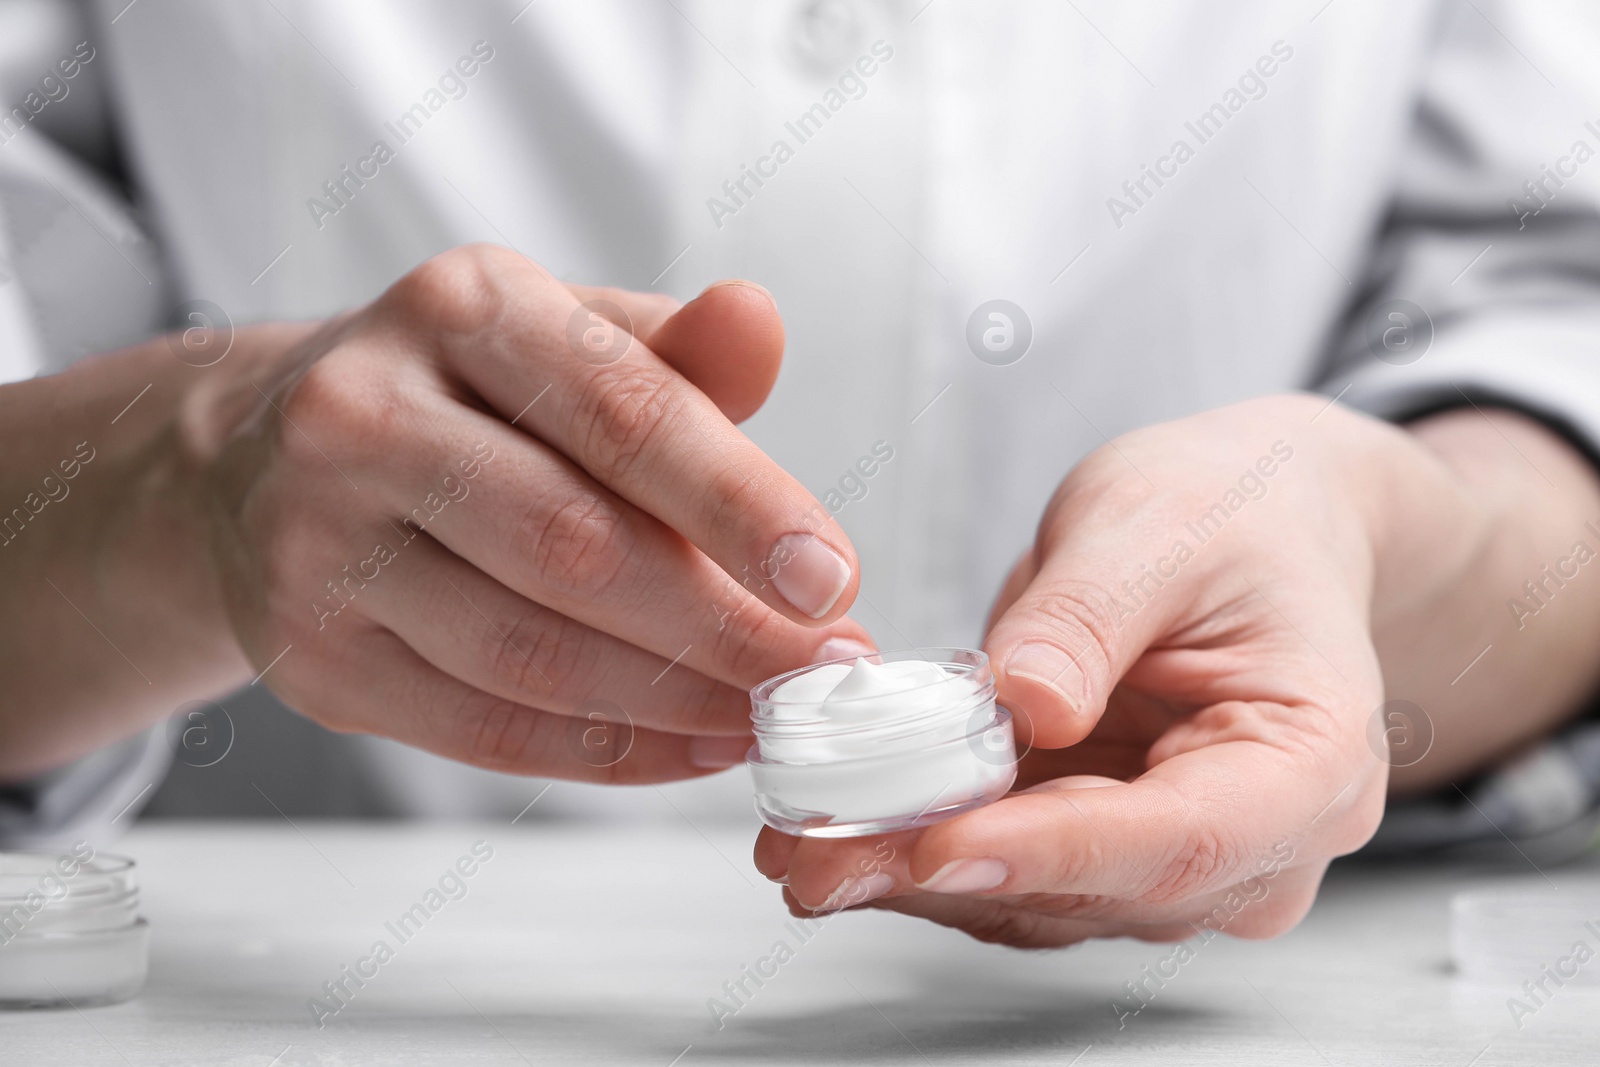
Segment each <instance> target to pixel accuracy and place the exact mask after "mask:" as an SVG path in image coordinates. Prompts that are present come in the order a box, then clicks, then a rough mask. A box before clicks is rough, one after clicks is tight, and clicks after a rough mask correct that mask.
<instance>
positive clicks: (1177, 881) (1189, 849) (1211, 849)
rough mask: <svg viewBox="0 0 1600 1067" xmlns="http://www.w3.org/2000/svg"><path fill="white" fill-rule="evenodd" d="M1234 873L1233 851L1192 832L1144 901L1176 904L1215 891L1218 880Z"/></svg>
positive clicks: (1206, 833) (1156, 877)
mask: <svg viewBox="0 0 1600 1067" xmlns="http://www.w3.org/2000/svg"><path fill="white" fill-rule="evenodd" d="M1232 869H1233V850H1232V848H1231V847H1230V846H1228V845H1227V844H1226V843H1224V842H1223V840H1222V839H1221V838H1220V837H1219V836H1218V835H1216V834H1214V833H1211V832H1209V831H1206V830H1203V829H1201V830H1195V831H1192V832H1191V833H1190V834H1189V835H1188V836H1187V837H1186V838H1185V839H1184V840H1183V842H1182V843H1181V844H1180V845H1179V846H1178V848H1177V850H1176V851H1175V852H1174V853H1173V854H1172V856H1171V857H1170V858H1169V859H1168V860H1167V863H1166V865H1165V866H1164V867H1162V868H1161V869H1160V870H1159V871H1157V872H1154V874H1153V876H1152V877H1153V880H1154V884H1153V885H1152V886H1151V888H1150V889H1149V891H1148V892H1146V893H1145V894H1144V895H1143V897H1142V898H1141V899H1143V900H1145V901H1147V902H1149V903H1153V904H1165V903H1172V902H1175V901H1180V900H1188V899H1189V898H1191V897H1193V896H1195V895H1197V894H1199V893H1202V892H1204V891H1205V890H1207V889H1209V888H1211V887H1212V886H1213V885H1214V884H1215V883H1216V881H1217V880H1218V878H1219V877H1220V876H1221V875H1222V874H1224V873H1225V872H1227V871H1229V870H1232Z"/></svg>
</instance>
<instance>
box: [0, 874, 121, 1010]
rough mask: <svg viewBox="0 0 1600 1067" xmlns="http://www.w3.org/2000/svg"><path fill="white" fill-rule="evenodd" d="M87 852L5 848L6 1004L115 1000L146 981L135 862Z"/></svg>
mask: <svg viewBox="0 0 1600 1067" xmlns="http://www.w3.org/2000/svg"><path fill="white" fill-rule="evenodd" d="M85 849H86V847H85ZM86 851H88V858H84V857H83V856H82V855H80V854H73V855H54V854H51V853H43V852H3V853H0V1008H52V1007H68V1006H72V1007H78V1008H83V1007H89V1006H91V1005H99V1004H115V1003H116V1002H118V1001H122V1000H127V999H128V998H129V997H132V996H133V995H134V994H136V993H138V992H139V990H140V988H142V987H143V985H144V979H145V973H146V970H147V969H148V963H149V952H150V935H149V928H148V927H147V926H146V925H145V921H144V920H143V919H141V918H140V917H139V883H138V879H137V877H136V876H135V873H134V866H133V861H132V860H130V859H124V858H123V857H120V856H96V855H94V853H93V852H92V850H87V849H86Z"/></svg>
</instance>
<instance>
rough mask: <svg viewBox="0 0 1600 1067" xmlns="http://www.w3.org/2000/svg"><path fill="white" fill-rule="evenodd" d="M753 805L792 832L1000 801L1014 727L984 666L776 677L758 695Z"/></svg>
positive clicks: (852, 666) (973, 660)
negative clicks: (996, 697) (1000, 706)
mask: <svg viewBox="0 0 1600 1067" xmlns="http://www.w3.org/2000/svg"><path fill="white" fill-rule="evenodd" d="M751 700H752V705H753V707H754V714H753V719H754V721H755V733H756V745H757V755H755V756H753V757H752V759H751V761H750V768H751V773H752V775H753V776H754V778H755V781H756V792H757V798H756V807H757V810H758V811H760V813H761V815H762V818H763V819H765V820H766V821H767V822H768V824H769V825H772V826H775V827H777V828H779V829H782V830H785V831H786V832H790V833H806V834H811V835H815V836H841V837H842V836H852V835H855V834H866V833H876V832H883V831H887V830H895V829H905V828H907V827H909V826H913V825H922V824H923V823H926V822H931V821H934V820H936V819H938V818H944V817H948V816H949V815H953V814H956V813H957V812H958V811H965V810H968V809H970V808H972V807H976V806H977V805H979V804H982V803H987V802H988V801H990V800H993V799H996V798H997V797H999V796H1001V795H1003V794H1004V793H1005V791H1006V790H1007V789H1009V788H1010V785H1011V782H1012V780H1013V779H1014V778H1015V775H1016V766H1015V749H1014V745H1013V742H1012V737H1011V719H1010V716H1009V714H1007V713H1006V712H1005V711H1004V710H1001V709H997V708H996V707H995V706H994V680H993V676H992V675H991V674H990V672H989V668H988V660H987V657H985V656H984V655H983V653H981V652H974V651H971V650H967V649H927V650H911V651H909V652H902V653H888V654H884V655H881V656H874V657H871V658H862V659H857V660H855V661H854V662H835V663H826V664H821V665H819V666H816V667H813V668H810V669H807V670H803V671H799V672H794V673H791V674H789V675H781V676H779V677H778V678H774V679H771V680H769V681H768V682H766V683H763V684H762V685H760V686H757V687H756V689H754V690H752V692H751Z"/></svg>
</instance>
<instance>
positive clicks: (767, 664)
mask: <svg viewBox="0 0 1600 1067" xmlns="http://www.w3.org/2000/svg"><path fill="white" fill-rule="evenodd" d="M792 625H794V624H793V623H790V622H789V620H787V619H785V618H784V617H783V616H781V615H779V614H778V613H777V612H775V611H773V610H772V609H771V608H769V607H767V606H766V605H765V604H762V603H760V602H759V601H755V600H750V601H747V602H746V603H745V605H744V607H743V608H742V609H741V610H740V611H737V612H735V613H734V614H732V615H730V616H729V617H728V618H727V620H726V622H725V624H724V625H723V626H721V627H720V628H719V629H718V630H717V631H716V636H715V643H714V645H713V646H712V650H711V654H712V659H713V661H714V662H716V663H718V664H720V665H721V666H722V669H723V671H724V672H725V674H726V676H727V677H729V678H734V679H738V680H739V681H741V682H743V681H744V680H746V679H749V680H750V684H751V685H755V684H756V683H758V682H759V681H760V680H761V679H762V678H765V677H768V676H769V675H771V674H772V673H773V672H772V670H771V669H769V668H772V667H773V665H774V656H773V653H774V650H775V649H776V648H777V647H780V646H779V634H778V631H779V630H781V629H783V628H785V627H788V626H792Z"/></svg>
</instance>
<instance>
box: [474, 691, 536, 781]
mask: <svg viewBox="0 0 1600 1067" xmlns="http://www.w3.org/2000/svg"><path fill="white" fill-rule="evenodd" d="M542 718H544V716H542V715H541V713H540V712H538V711H535V710H534V709H533V708H528V707H524V706H522V705H521V704H517V703H515V702H514V701H510V700H505V699H503V698H501V697H497V696H494V695H493V694H491V693H485V692H482V691H479V690H472V691H470V692H468V693H467V694H466V695H464V696H463V697H462V699H461V703H460V705H459V706H458V707H457V709H456V713H455V715H454V716H453V717H452V721H453V722H454V723H455V730H454V731H452V732H453V734H454V736H456V737H463V738H470V739H471V740H470V741H468V742H467V743H466V751H465V752H464V754H463V758H464V759H465V760H466V762H468V763H472V764H475V765H476V766H479V767H485V768H488V769H489V770H502V769H512V768H516V767H518V766H520V765H521V763H522V762H523V755H524V753H525V752H527V751H528V747H529V744H530V743H531V742H532V741H533V740H534V738H536V737H537V735H538V732H539V730H538V727H539V725H540V720H541V719H542Z"/></svg>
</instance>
